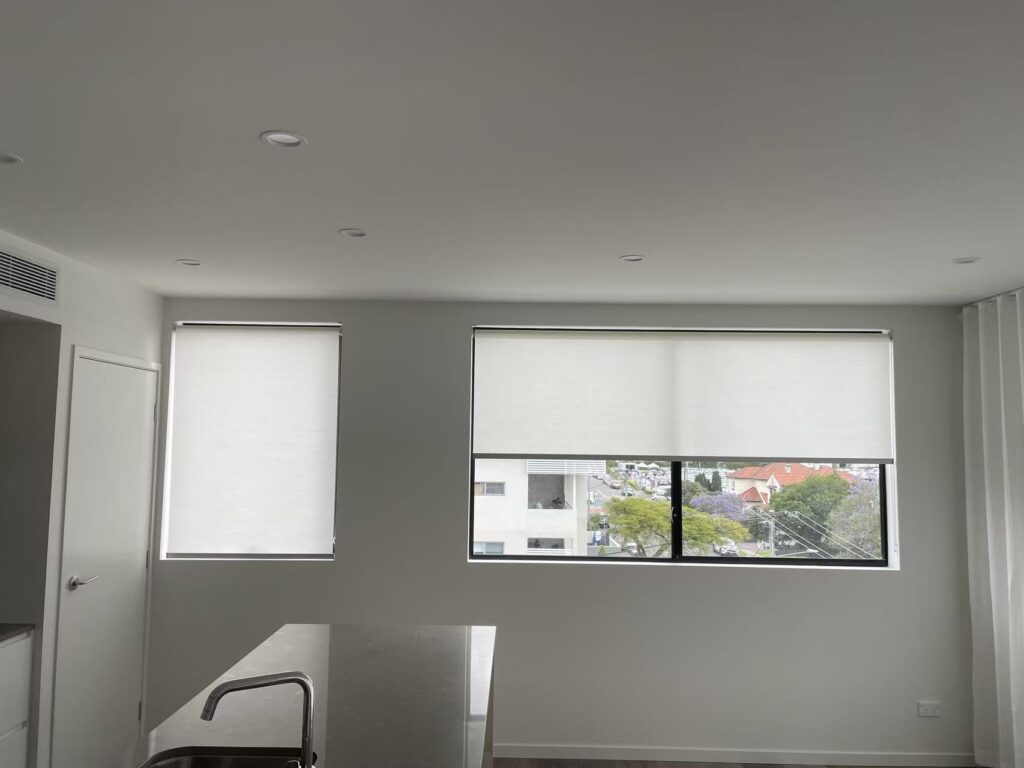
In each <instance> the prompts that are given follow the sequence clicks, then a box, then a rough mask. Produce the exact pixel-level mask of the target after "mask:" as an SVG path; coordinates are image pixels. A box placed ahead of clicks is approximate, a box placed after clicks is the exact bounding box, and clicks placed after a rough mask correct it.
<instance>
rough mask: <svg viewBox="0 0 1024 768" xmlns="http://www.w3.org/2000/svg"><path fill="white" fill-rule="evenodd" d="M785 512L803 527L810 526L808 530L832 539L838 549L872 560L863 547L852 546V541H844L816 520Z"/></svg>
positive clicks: (795, 511)
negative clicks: (798, 520) (844, 544)
mask: <svg viewBox="0 0 1024 768" xmlns="http://www.w3.org/2000/svg"><path fill="white" fill-rule="evenodd" d="M786 511H787V512H790V513H791V514H794V515H796V516H797V517H799V518H800V519H801V520H803V522H804V525H807V526H810V528H811V529H812V530H815V531H817V532H818V533H820V534H822V535H823V536H826V537H828V538H830V539H833V540H834V542H836V546H838V547H839V548H840V549H844V550H846V551H847V552H850V553H851V554H853V555H857V551H858V550H860V556H861V557H864V558H867V559H869V560H870V559H871V558H872V555H871V553H870V552H868V551H867V550H866V549H864V548H863V547H859V546H857V545H856V544H854V543H853V542H852V541H849V540H847V539H844V538H843V537H842V536H839V535H837V534H835V533H833V532H832V530H831V529H829V528H825V527H824V526H823V525H821V524H820V523H819V522H817V521H816V520H812V519H811V517H810V515H805V514H804V513H803V512H800V511H799V510H786ZM838 542H846V544H849V546H848V547H847V546H843V545H842V544H839V543H838Z"/></svg>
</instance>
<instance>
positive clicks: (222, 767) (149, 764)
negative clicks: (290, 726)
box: [141, 747, 316, 768]
mask: <svg viewBox="0 0 1024 768" xmlns="http://www.w3.org/2000/svg"><path fill="white" fill-rule="evenodd" d="M300 757H301V753H300V751H299V750H298V749H284V748H281V749H278V748H273V747H261V748H255V749H254V748H236V747H179V748H177V749H168V750H166V751H164V752H160V753H159V754H156V755H153V757H151V758H149V760H147V761H146V762H145V763H143V764H142V766H141V768H295V766H298V765H300ZM313 764H314V765H315V764H316V755H315V754H314V755H313Z"/></svg>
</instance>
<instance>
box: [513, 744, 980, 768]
mask: <svg viewBox="0 0 1024 768" xmlns="http://www.w3.org/2000/svg"><path fill="white" fill-rule="evenodd" d="M494 756H495V757H519V758H534V759H541V760H543V759H548V760H558V759H562V760H664V761H670V762H686V763H734V764H735V763H762V764H773V765H858V766H929V767H932V766H934V767H936V768H965V767H966V766H973V765H974V764H975V763H974V755H972V754H969V753H966V752H964V753H960V752H809V751H801V750H797V751H793V752H784V751H781V750H771V749H710V748H706V747H698V748H689V747H640V746H619V745H612V744H495V745H494Z"/></svg>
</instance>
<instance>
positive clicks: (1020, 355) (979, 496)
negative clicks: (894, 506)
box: [964, 290, 1024, 768]
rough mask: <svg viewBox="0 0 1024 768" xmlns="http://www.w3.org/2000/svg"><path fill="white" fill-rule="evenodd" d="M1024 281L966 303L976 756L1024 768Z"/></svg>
mask: <svg viewBox="0 0 1024 768" xmlns="http://www.w3.org/2000/svg"><path fill="white" fill-rule="evenodd" d="M1022 305H1024V290H1020V291H1016V292H1014V293H1009V294H1005V295H1003V296H1000V297H998V298H996V299H992V300H988V301H984V302H981V303H979V304H976V305H971V306H968V307H965V309H964V446H965V450H964V458H965V476H966V487H965V490H966V501H967V545H968V570H969V574H970V599H971V625H972V635H973V673H974V681H973V691H974V745H975V746H974V748H975V760H976V762H978V763H979V764H980V765H984V766H989V767H990V768H997V767H998V768H1024V306H1022Z"/></svg>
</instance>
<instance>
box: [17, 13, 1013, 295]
mask: <svg viewBox="0 0 1024 768" xmlns="http://www.w3.org/2000/svg"><path fill="white" fill-rule="evenodd" d="M0 73H2V76H0V151H7V152H13V153H16V154H18V155H21V156H22V157H24V159H25V162H24V164H23V165H20V166H4V165H0V229H4V230H7V231H9V232H11V233H13V234H15V235H18V236H21V237H24V238H27V239H30V240H35V241H37V242H39V243H41V244H43V245H46V246H48V247H50V248H53V249H55V250H58V251H61V252H63V253H65V254H67V255H69V256H72V257H75V258H79V259H81V260H83V261H86V262H89V263H93V264H96V265H98V266H100V267H104V268H107V269H110V270H112V271H116V272H119V273H122V274H127V275H129V276H131V277H133V278H135V279H136V280H138V281H140V282H141V283H143V284H145V285H148V286H150V287H152V288H154V289H156V290H158V291H160V292H161V293H165V294H174V295H220V296H282V297H293V296H295V297H333V296H345V297H376V298H379V297H417V298H459V299H462V298H475V299H516V300H519V299H537V300H541V299H545V300H547V299H550V300H562V301H587V300H595V301H708V302H720V301H736V302H823V301H828V302H832V301H850V302H889V301H901V302H902V301H912V302H926V301H927V302H931V301H938V302H962V301H965V300H968V299H972V298H978V297H980V296H983V295H986V294H989V293H993V292H995V291H998V290H1000V289H1006V288H1011V287H1015V286H1018V285H1020V284H1024V256H1022V242H1024V3H1021V2H1018V1H1017V0H1012V1H1009V2H1000V1H999V0H987V1H986V2H984V3H976V2H966V1H964V0H956V1H955V2H947V1H946V0H919V1H914V0H891V1H890V2H877V1H876V0H808V1H806V2H804V1H799V2H797V1H792V0H771V1H766V0H744V1H738V0H732V1H730V0H706V1H704V2H689V1H687V0H665V1H655V0H501V1H500V2H498V1H496V0H429V1H428V0H357V1H350V2H345V1H343V0H333V1H327V0H298V1H296V0H276V1H275V2H268V1H267V0H90V1H89V2H82V3H77V2H66V1H64V2H51V1H50V0H7V1H6V2H4V3H3V16H2V18H0ZM270 128H284V129H289V130H293V131H297V132H299V133H302V134H304V135H305V136H306V137H307V138H308V140H309V144H308V145H307V146H304V147H301V148H299V149H295V150H282V149H272V148H270V147H268V146H266V145H264V144H261V143H260V142H259V140H258V138H257V136H258V134H259V133H260V132H261V131H263V130H265V129H270ZM343 226H357V227H362V228H365V229H366V230H368V231H369V233H370V236H369V237H367V238H366V239H364V240H352V239H349V238H345V237H343V236H339V235H338V234H336V230H337V229H338V228H339V227H343ZM625 253H642V254H645V255H646V256H647V260H646V261H645V262H644V263H642V264H639V265H627V264H622V263H620V262H619V261H617V257H618V256H619V255H621V254H625ZM961 256H980V257H982V261H981V262H979V263H977V264H973V265H969V266H957V265H953V264H951V263H950V262H951V260H952V259H954V258H956V257H961ZM178 258H194V259H199V260H200V261H202V262H203V266H202V267H200V268H193V269H189V268H184V267H180V266H176V265H175V264H174V260H175V259H178Z"/></svg>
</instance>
